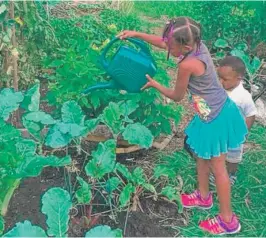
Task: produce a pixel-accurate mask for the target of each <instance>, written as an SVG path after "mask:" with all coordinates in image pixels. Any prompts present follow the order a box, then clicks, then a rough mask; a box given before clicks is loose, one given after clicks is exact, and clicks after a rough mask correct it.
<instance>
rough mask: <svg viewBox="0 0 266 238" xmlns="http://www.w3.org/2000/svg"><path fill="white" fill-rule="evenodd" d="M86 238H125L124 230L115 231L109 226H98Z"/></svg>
mask: <svg viewBox="0 0 266 238" xmlns="http://www.w3.org/2000/svg"><path fill="white" fill-rule="evenodd" d="M85 237H110V238H117V237H123V235H122V230H120V229H115V230H112V229H111V228H110V227H109V226H106V225H101V226H96V227H94V228H92V229H90V230H89V231H88V232H87V233H86V235H85Z"/></svg>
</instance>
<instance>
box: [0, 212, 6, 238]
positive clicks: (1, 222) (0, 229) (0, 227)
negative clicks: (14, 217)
mask: <svg viewBox="0 0 266 238" xmlns="http://www.w3.org/2000/svg"><path fill="white" fill-rule="evenodd" d="M4 229H5V221H4V218H3V217H2V216H1V215H0V235H2V234H3V232H4Z"/></svg>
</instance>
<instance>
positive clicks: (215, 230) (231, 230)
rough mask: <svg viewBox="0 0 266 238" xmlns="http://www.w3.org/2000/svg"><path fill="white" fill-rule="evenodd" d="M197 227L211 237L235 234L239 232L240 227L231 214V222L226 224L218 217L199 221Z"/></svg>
mask: <svg viewBox="0 0 266 238" xmlns="http://www.w3.org/2000/svg"><path fill="white" fill-rule="evenodd" d="M199 227H200V228H201V229H202V230H204V231H207V232H208V233H210V234H212V235H226V234H228V235H229V234H235V233H238V232H239V231H240V230H241V225H240V223H239V221H238V219H237V216H236V215H235V214H233V216H232V219H231V221H230V222H228V223H227V222H225V221H223V219H222V217H221V216H220V215H218V216H216V217H215V218H212V219H208V220H205V221H201V222H200V223H199Z"/></svg>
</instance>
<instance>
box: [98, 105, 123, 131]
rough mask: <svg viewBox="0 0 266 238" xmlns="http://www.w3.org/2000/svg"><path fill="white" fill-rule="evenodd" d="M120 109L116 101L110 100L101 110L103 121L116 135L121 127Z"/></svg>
mask: <svg viewBox="0 0 266 238" xmlns="http://www.w3.org/2000/svg"><path fill="white" fill-rule="evenodd" d="M121 115H122V111H121V109H120V107H119V105H118V104H117V103H114V102H110V103H109V105H108V107H106V108H105V109H104V111H103V117H102V119H103V122H104V123H105V124H106V125H107V126H108V127H109V128H110V130H111V131H112V133H113V134H115V135H117V134H118V133H119V132H120V130H121V128H122V120H121V119H120V117H121Z"/></svg>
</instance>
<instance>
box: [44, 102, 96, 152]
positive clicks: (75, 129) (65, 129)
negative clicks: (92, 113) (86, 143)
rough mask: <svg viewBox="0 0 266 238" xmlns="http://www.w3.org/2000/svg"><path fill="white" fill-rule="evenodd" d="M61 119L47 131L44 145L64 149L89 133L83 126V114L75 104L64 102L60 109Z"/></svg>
mask: <svg viewBox="0 0 266 238" xmlns="http://www.w3.org/2000/svg"><path fill="white" fill-rule="evenodd" d="M61 117H62V119H61V121H57V123H56V124H55V125H54V126H52V127H51V128H50V129H49V131H48V133H47V136H46V139H45V144H46V145H47V146H50V147H52V148H60V147H64V146H66V145H68V144H69V143H70V142H71V141H72V140H73V139H74V138H78V137H81V136H83V135H86V132H88V131H89V130H87V128H86V126H84V114H83V112H82V110H81V108H80V106H79V105H78V104H77V103H76V102H74V101H68V102H65V103H64V104H63V106H62V109H61ZM90 126H91V125H90Z"/></svg>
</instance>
